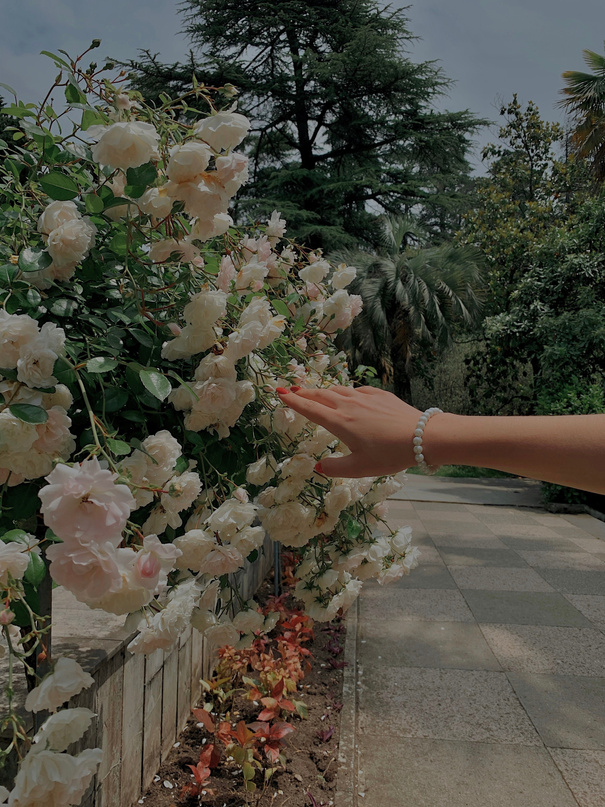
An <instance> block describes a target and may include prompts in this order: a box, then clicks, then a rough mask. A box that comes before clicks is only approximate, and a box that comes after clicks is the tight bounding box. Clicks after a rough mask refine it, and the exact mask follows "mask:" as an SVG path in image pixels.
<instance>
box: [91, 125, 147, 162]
mask: <svg viewBox="0 0 605 807" xmlns="http://www.w3.org/2000/svg"><path fill="white" fill-rule="evenodd" d="M87 131H88V133H89V135H90V136H91V137H93V138H96V139H97V140H98V142H97V143H96V144H95V145H94V146H93V147H92V158H93V160H94V161H95V162H97V163H100V164H101V165H108V166H110V167H111V168H121V169H122V171H126V169H128V168H137V167H138V166H139V165H144V163H147V162H149V161H150V160H157V159H159V154H158V144H159V141H160V136H159V134H158V133H157V131H156V129H155V127H154V126H152V124H151V123H141V122H140V121H128V122H119V123H113V124H111V126H90V127H89V128H88V130H87Z"/></svg>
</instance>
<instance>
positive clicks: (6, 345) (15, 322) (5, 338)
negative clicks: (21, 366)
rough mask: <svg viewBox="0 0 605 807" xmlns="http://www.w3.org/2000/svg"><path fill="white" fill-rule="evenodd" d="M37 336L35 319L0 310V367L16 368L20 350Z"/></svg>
mask: <svg viewBox="0 0 605 807" xmlns="http://www.w3.org/2000/svg"><path fill="white" fill-rule="evenodd" d="M37 335H38V323H37V322H36V320H35V319H32V318H31V317H30V316H29V315H28V314H8V313H7V312H6V311H5V310H4V309H3V308H0V367H5V368H7V369H11V370H12V369H13V368H14V367H16V366H17V361H18V360H19V355H20V353H21V350H22V349H23V348H24V347H26V346H27V345H28V344H29V343H30V342H31V341H32V340H33V339H35V338H36V336H37Z"/></svg>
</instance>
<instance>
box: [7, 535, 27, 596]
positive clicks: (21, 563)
mask: <svg viewBox="0 0 605 807" xmlns="http://www.w3.org/2000/svg"><path fill="white" fill-rule="evenodd" d="M28 564H29V551H28V545H27V544H25V543H21V542H20V541H9V542H8V543H4V541H0V585H2V586H7V585H8V576H9V574H10V576H11V577H12V578H13V579H14V580H21V578H22V577H23V575H24V574H25V570H26V569H27V566H28Z"/></svg>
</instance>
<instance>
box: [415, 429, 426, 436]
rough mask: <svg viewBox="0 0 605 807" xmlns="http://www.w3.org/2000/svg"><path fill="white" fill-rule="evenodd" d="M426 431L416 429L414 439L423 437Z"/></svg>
mask: <svg viewBox="0 0 605 807" xmlns="http://www.w3.org/2000/svg"><path fill="white" fill-rule="evenodd" d="M423 434H424V429H414V437H422V435H423Z"/></svg>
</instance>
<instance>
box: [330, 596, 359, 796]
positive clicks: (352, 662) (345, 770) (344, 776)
mask: <svg viewBox="0 0 605 807" xmlns="http://www.w3.org/2000/svg"><path fill="white" fill-rule="evenodd" d="M358 612H359V598H357V599H356V600H355V603H354V604H353V605H352V606H351V608H350V609H349V611H348V613H347V636H346V639H345V649H344V661H345V662H346V666H345V668H344V670H343V673H344V674H343V682H342V711H341V713H340V740H339V744H338V780H337V782H338V784H337V788H336V795H335V796H334V805H335V807H356V805H357V771H356V764H355V761H356V754H357V625H358V619H359V617H358Z"/></svg>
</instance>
